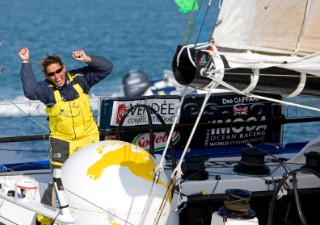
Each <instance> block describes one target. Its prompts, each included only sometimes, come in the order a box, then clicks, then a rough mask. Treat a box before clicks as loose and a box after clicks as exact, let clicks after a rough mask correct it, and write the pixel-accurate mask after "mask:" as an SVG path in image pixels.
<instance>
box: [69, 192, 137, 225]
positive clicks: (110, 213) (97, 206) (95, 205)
mask: <svg viewBox="0 0 320 225" xmlns="http://www.w3.org/2000/svg"><path fill="white" fill-rule="evenodd" d="M64 190H66V191H67V192H69V193H70V194H72V195H74V196H76V197H78V198H80V199H82V200H83V201H85V202H87V203H89V204H91V205H93V206H94V207H96V208H98V209H100V210H102V211H104V212H106V213H107V214H109V215H112V216H114V217H116V218H118V219H119V220H121V221H123V222H125V223H126V224H130V225H133V224H132V223H130V222H129V221H127V220H125V219H122V218H121V217H119V216H117V215H116V214H114V213H112V212H110V211H109V210H106V209H104V208H102V207H101V206H99V205H97V204H95V203H93V202H91V201H89V200H87V199H85V198H84V197H82V196H80V195H78V194H76V193H74V192H73V191H71V190H69V189H67V188H65V187H64Z"/></svg>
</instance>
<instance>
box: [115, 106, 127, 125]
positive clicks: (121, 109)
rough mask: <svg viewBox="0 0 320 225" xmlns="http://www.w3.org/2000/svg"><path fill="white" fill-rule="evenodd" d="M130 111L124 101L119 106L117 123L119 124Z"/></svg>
mask: <svg viewBox="0 0 320 225" xmlns="http://www.w3.org/2000/svg"><path fill="white" fill-rule="evenodd" d="M127 111H128V108H127V107H126V104H124V103H122V104H120V105H119V107H118V112H117V117H116V123H117V124H119V123H120V121H121V119H122V117H123V115H124V114H125V113H126V112H127Z"/></svg>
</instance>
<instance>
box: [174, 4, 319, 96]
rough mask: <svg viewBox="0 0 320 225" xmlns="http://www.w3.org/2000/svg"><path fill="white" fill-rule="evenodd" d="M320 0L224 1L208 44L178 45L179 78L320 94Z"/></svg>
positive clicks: (194, 83) (199, 84)
mask: <svg viewBox="0 0 320 225" xmlns="http://www.w3.org/2000/svg"><path fill="white" fill-rule="evenodd" d="M318 27H320V0H273V1H270V0H224V1H223V4H222V6H221V10H220V13H219V16H218V19H217V23H216V27H215V30H214V32H213V35H212V39H211V40H210V42H208V43H200V44H199V43H196V44H190V45H185V46H178V48H177V50H176V54H175V56H174V58H173V61H172V67H173V71H174V76H175V78H176V80H177V81H178V82H179V83H180V84H182V85H186V86H191V87H194V88H197V89H207V88H208V87H211V86H212V85H214V86H215V87H219V88H220V87H222V88H228V89H231V90H237V91H238V92H239V93H243V94H248V93H250V92H267V93H268V92H270V90H272V91H273V93H277V94H281V95H282V96H285V97H294V96H297V95H301V96H313V97H320V30H319V28H318Z"/></svg>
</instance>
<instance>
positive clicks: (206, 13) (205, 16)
mask: <svg viewBox="0 0 320 225" xmlns="http://www.w3.org/2000/svg"><path fill="white" fill-rule="evenodd" d="M201 2H202V1H201ZM211 2H212V0H210V1H209V3H208V6H207V9H206V12H205V15H204V18H203V20H202V23H201V26H200V30H199V33H198V37H197V39H196V42H195V46H196V45H197V43H198V41H199V38H200V34H201V32H202V29H203V25H204V22H205V20H206V18H207V15H208V11H209V8H210V6H211ZM198 15H199V14H198Z"/></svg>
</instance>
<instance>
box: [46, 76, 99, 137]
mask: <svg viewBox="0 0 320 225" xmlns="http://www.w3.org/2000/svg"><path fill="white" fill-rule="evenodd" d="M67 75H68V76H69V79H70V82H72V81H73V79H74V77H76V76H81V75H82V74H76V75H74V76H71V75H70V74H69V73H68V74H67ZM72 85H73V87H74V88H75V90H76V91H77V93H78V95H79V97H78V98H77V99H74V100H71V101H63V100H62V97H61V94H60V92H59V90H54V96H55V99H56V104H55V105H53V106H51V107H48V106H47V107H46V113H47V115H48V117H49V127H50V136H51V137H55V138H58V139H62V140H66V141H72V140H76V139H81V138H84V137H88V136H91V135H99V131H98V127H97V125H96V123H95V121H94V116H93V114H92V112H91V105H90V97H89V95H88V94H87V93H84V92H83V89H82V88H81V86H80V85H79V84H78V83H77V82H73V84H72Z"/></svg>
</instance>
